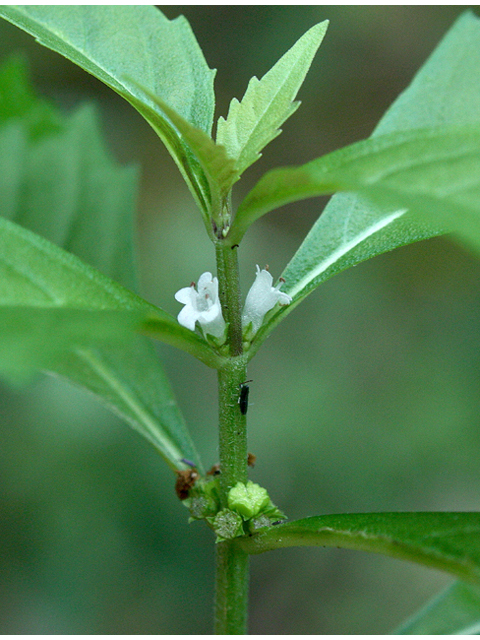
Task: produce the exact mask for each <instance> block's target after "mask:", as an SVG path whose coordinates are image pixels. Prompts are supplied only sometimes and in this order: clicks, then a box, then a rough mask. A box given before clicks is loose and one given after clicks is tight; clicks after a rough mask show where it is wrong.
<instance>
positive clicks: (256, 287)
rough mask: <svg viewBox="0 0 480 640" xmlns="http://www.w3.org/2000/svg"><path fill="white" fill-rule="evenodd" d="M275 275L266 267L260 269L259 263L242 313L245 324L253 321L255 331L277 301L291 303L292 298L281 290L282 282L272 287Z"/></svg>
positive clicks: (282, 303)
mask: <svg viewBox="0 0 480 640" xmlns="http://www.w3.org/2000/svg"><path fill="white" fill-rule="evenodd" d="M272 283H273V277H272V275H271V274H270V273H269V272H268V271H267V270H266V269H260V267H259V266H258V264H257V276H256V278H255V282H254V283H253V284H252V286H251V287H250V291H249V292H248V294H247V299H246V300H245V306H244V308H243V313H242V322H243V326H244V327H246V326H248V324H249V323H252V330H253V332H254V333H256V332H257V331H258V329H260V327H261V326H262V322H263V318H264V317H265V314H266V313H268V311H270V309H273V307H274V306H275V305H276V304H277V302H278V303H279V304H281V305H287V304H290V302H291V301H292V298H291V297H290V296H288V295H287V294H286V293H283V291H280V287H281V284H279V285H277V286H276V287H272Z"/></svg>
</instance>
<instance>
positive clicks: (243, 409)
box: [238, 380, 251, 416]
mask: <svg viewBox="0 0 480 640" xmlns="http://www.w3.org/2000/svg"><path fill="white" fill-rule="evenodd" d="M247 382H251V380H247V381H246V382H241V383H240V396H239V398H238V404H239V405H240V413H241V414H242V416H246V415H247V411H248V394H249V393H250V387H249V386H248V384H247Z"/></svg>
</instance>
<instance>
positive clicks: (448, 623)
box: [394, 582, 480, 635]
mask: <svg viewBox="0 0 480 640" xmlns="http://www.w3.org/2000/svg"><path fill="white" fill-rule="evenodd" d="M479 633H480V588H479V587H475V586H473V585H471V584H465V583H463V582H455V583H454V584H453V585H451V586H450V587H448V588H447V589H445V591H443V592H442V593H441V594H440V595H439V596H437V597H435V598H434V599H433V600H432V601H431V602H429V603H428V604H427V605H426V606H425V607H423V608H422V609H421V610H420V611H419V612H418V613H416V614H415V615H414V616H412V617H411V618H410V619H409V620H407V622H405V623H404V624H403V625H401V626H400V627H399V628H398V629H397V630H396V631H394V634H395V635H453V634H454V635H478V634H479Z"/></svg>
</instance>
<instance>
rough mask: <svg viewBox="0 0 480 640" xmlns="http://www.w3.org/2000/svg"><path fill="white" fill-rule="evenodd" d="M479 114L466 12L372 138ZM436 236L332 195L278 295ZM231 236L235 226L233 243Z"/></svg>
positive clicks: (474, 29)
mask: <svg viewBox="0 0 480 640" xmlns="http://www.w3.org/2000/svg"><path fill="white" fill-rule="evenodd" d="M479 113H480V22H479V19H478V18H477V17H476V16H474V15H473V14H472V13H470V12H467V13H464V14H462V16H461V17H460V18H459V19H458V20H457V21H456V23H455V24H454V26H453V27H452V28H451V29H450V31H449V32H448V33H447V35H446V36H445V37H444V39H443V40H442V41H441V43H440V44H439V46H438V47H437V49H436V50H435V51H434V53H433V54H432V55H431V57H430V58H429V59H428V60H427V62H426V63H425V65H424V66H423V67H422V69H421V70H420V71H419V72H418V74H417V75H416V76H415V78H414V80H413V81H412V83H411V85H410V86H409V87H408V88H407V89H406V90H405V91H404V93H402V94H401V95H400V97H399V98H398V99H397V100H396V102H395V103H394V104H393V105H392V106H391V107H390V109H388V111H387V112H386V114H385V116H384V117H383V118H382V120H381V122H380V123H379V125H378V127H377V128H376V130H375V132H374V134H373V135H372V138H374V137H377V136H380V135H385V134H390V133H392V134H393V133H395V132H408V131H409V130H413V129H419V128H425V127H446V126H448V127H451V126H452V127H453V126H460V127H461V126H466V125H468V124H471V123H474V124H476V125H478V123H479V115H478V114H479ZM254 189H255V187H254ZM247 198H248V196H247ZM239 220H240V219H238V220H237V222H239ZM437 233H438V229H435V228H432V227H431V226H428V225H424V224H422V222H421V221H420V220H419V219H418V216H417V217H416V218H415V222H412V218H411V217H409V216H408V215H406V214H405V212H404V211H400V212H399V211H395V210H394V209H392V208H391V207H381V206H380V207H379V206H376V205H374V204H372V203H371V201H370V200H367V199H365V197H364V196H361V195H354V194H351V193H340V194H337V195H335V196H334V197H333V198H332V199H331V200H330V202H329V203H328V205H327V207H326V208H325V210H324V212H323V214H322V215H321V217H320V218H319V219H318V221H317V222H316V223H315V225H314V226H313V228H312V229H311V231H310V233H309V234H308V235H307V237H306V238H305V240H304V242H303V243H302V245H301V246H300V248H299V249H298V251H297V253H296V254H295V256H294V257H293V258H292V260H291V261H290V263H289V264H288V266H287V267H286V269H285V270H284V272H283V274H282V277H283V278H284V279H285V280H286V285H285V287H284V288H283V290H285V291H286V290H287V289H290V290H295V291H296V292H297V299H300V298H302V299H303V297H305V296H306V295H308V294H309V293H311V292H312V291H313V290H314V289H315V288H316V287H317V286H318V285H319V284H321V283H322V282H324V281H325V280H326V279H327V278H329V277H331V276H333V275H335V274H336V273H339V272H340V271H343V270H344V269H346V268H348V267H351V266H354V265H356V264H358V263H359V262H362V261H363V260H367V259H369V258H372V257H374V256H376V255H379V254H381V253H384V252H386V251H391V250H392V249H394V248H396V247H399V246H402V245H405V244H409V243H411V242H416V241H418V240H422V239H425V238H429V237H431V236H432V235H437ZM234 234H235V222H234V226H233V227H232V236H231V238H230V240H231V242H233V241H234V240H233V238H234ZM300 289H301V290H300ZM294 306H295V305H288V306H285V307H281V308H280V309H279V311H278V312H277V313H275V314H272V316H271V318H270V320H269V321H268V325H267V326H265V327H263V329H262V330H261V332H259V334H257V337H256V339H255V349H257V348H258V347H259V346H260V344H261V342H262V341H263V340H264V339H265V337H266V336H267V335H268V334H269V333H270V331H271V330H272V329H273V327H274V326H275V325H276V324H278V322H279V321H280V320H281V319H282V318H284V317H285V316H286V315H287V314H288V313H289V312H290V311H291V310H292V309H293V308H294ZM252 354H253V351H252Z"/></svg>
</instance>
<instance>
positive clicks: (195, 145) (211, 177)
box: [139, 86, 238, 233]
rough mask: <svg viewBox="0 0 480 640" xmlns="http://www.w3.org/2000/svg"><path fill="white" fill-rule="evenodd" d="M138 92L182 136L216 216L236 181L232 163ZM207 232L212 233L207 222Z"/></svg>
mask: <svg viewBox="0 0 480 640" xmlns="http://www.w3.org/2000/svg"><path fill="white" fill-rule="evenodd" d="M139 88H140V89H142V90H143V91H144V92H145V94H147V95H148V96H149V97H150V99H151V100H152V101H153V102H155V104H156V105H157V106H158V107H159V108H160V109H161V110H162V111H164V112H165V115H167V116H168V118H169V119H170V120H171V121H172V122H173V124H174V125H175V127H176V128H177V130H178V131H179V132H180V133H181V134H182V136H183V139H184V142H185V143H186V144H187V145H188V146H189V148H190V152H191V154H192V155H194V156H195V157H196V159H197V161H198V163H199V165H200V167H201V168H202V170H203V172H204V175H205V176H206V178H207V181H208V185H209V194H210V197H209V202H210V211H209V213H210V214H211V215H215V213H216V212H217V211H218V210H221V209H222V206H224V203H225V200H226V198H227V196H228V192H229V190H230V188H231V186H232V183H233V182H235V180H236V179H237V177H238V175H237V171H236V169H235V160H233V159H232V158H229V157H228V156H227V153H226V150H225V147H223V146H221V145H219V144H216V143H215V142H214V141H213V140H212V138H211V137H210V136H209V135H208V134H206V133H205V132H204V131H202V130H201V129H198V128H197V127H194V126H193V125H191V124H190V123H189V122H187V121H186V120H184V119H183V118H182V117H181V116H180V115H179V114H178V113H176V112H175V111H174V110H173V109H171V108H170V107H169V106H168V105H167V104H166V103H165V102H164V101H163V100H161V99H160V98H159V97H158V96H154V95H153V94H151V93H150V92H149V91H148V90H147V89H145V88H143V87H140V86H139ZM216 223H217V225H218V226H220V225H221V224H222V223H223V220H221V219H217V220H216ZM207 231H208V232H209V233H212V228H211V223H210V220H209V219H208V224H207Z"/></svg>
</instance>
